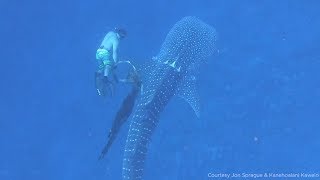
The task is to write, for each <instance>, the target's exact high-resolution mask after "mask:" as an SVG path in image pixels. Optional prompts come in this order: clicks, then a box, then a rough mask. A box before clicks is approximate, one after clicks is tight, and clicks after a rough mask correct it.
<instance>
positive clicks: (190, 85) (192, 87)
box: [176, 74, 200, 118]
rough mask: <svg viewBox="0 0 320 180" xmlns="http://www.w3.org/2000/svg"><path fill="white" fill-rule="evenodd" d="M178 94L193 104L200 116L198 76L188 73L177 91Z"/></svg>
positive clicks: (194, 109)
mask: <svg viewBox="0 0 320 180" xmlns="http://www.w3.org/2000/svg"><path fill="white" fill-rule="evenodd" d="M176 95H178V96H179V97H181V98H183V99H184V100H185V101H187V103H188V104H189V105H190V106H191V108H192V109H193V111H194V112H195V114H196V116H197V117H198V118H200V96H199V93H198V88H197V80H196V76H195V75H193V74H189V75H187V76H186V77H185V78H184V79H183V81H181V84H180V86H179V88H178V90H177V92H176Z"/></svg>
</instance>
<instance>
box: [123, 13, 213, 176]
mask: <svg viewBox="0 0 320 180" xmlns="http://www.w3.org/2000/svg"><path fill="white" fill-rule="evenodd" d="M216 39H217V34H216V30H215V29H214V28H213V27H212V26H210V25H208V24H206V23H205V22H203V21H202V20H200V19H198V18H196V17H192V16H188V17H184V18H182V19H181V20H180V21H178V22H176V23H175V25H174V26H173V27H172V28H171V30H170V31H169V33H168V34H167V36H166V38H165V40H164V42H163V44H162V46H161V48H160V51H159V53H158V54H157V55H156V56H155V57H154V58H152V59H151V60H150V61H149V62H148V63H147V64H149V65H148V66H146V68H144V70H143V73H142V77H143V78H142V84H143V85H142V91H141V95H140V97H139V99H138V100H137V106H136V108H135V110H134V113H133V116H132V118H131V120H130V125H129V130H128V135H127V140H126V144H125V149H124V157H123V168H122V179H124V180H128V179H130V180H140V179H143V174H144V173H143V171H144V164H145V160H146V155H147V151H148V144H149V143H150V141H151V138H152V134H153V132H154V131H155V129H156V127H157V125H158V123H159V119H160V115H161V113H162V112H163V111H164V109H165V107H166V106H167V104H168V103H169V102H170V100H171V99H172V97H173V96H179V97H182V98H183V99H184V100H186V102H187V103H188V104H189V105H190V106H191V107H192V109H193V111H194V112H195V114H196V116H197V117H200V109H199V95H198V92H197V87H196V84H197V75H198V72H199V67H200V65H201V64H203V62H204V61H205V60H206V59H207V58H208V57H209V56H211V55H212V54H213V53H214V52H215V51H216V49H215V47H216Z"/></svg>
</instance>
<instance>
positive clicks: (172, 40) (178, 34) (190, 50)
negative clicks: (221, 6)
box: [156, 16, 216, 69]
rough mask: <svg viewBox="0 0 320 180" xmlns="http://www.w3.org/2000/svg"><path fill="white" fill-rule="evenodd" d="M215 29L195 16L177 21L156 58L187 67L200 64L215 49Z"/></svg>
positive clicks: (183, 67)
mask: <svg viewBox="0 0 320 180" xmlns="http://www.w3.org/2000/svg"><path fill="white" fill-rule="evenodd" d="M215 42H216V31H215V29H214V28H213V27H212V26H210V25H208V24H206V23H203V22H202V21H199V20H198V19H197V18H195V17H191V16H188V17H185V18H183V19H182V20H180V21H179V22H177V23H176V24H175V25H174V26H173V28H172V29H171V30H170V32H169V33H168V35H167V36H166V39H165V41H164V42H163V44H162V47H161V49H160V52H159V54H158V55H157V56H156V59H157V60H158V61H160V62H163V63H170V64H173V63H174V64H173V65H174V66H175V67H176V68H181V69H187V68H188V67H190V66H194V65H196V66H197V65H199V64H200V63H201V62H202V61H203V60H204V59H205V58H206V57H208V56H210V55H211V54H212V53H213V52H214V51H215Z"/></svg>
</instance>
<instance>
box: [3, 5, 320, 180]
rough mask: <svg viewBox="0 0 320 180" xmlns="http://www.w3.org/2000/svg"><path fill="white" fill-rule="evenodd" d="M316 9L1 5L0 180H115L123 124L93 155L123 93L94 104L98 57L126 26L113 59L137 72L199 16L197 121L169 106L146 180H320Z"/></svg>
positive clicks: (319, 25) (178, 102)
mask: <svg viewBox="0 0 320 180" xmlns="http://www.w3.org/2000/svg"><path fill="white" fill-rule="evenodd" d="M319 7H320V2H319V1H316V0H310V1H305V2H303V1H298V0H282V1H275V0H271V1H267V0H261V1H249V0H244V1H237V0H230V1H222V0H220V1H218V0H189V1H182V0H173V1H172V0H170V1H169V0H163V1H147V0H143V1H121V0H120V1H107V0H95V1H83V0H82V1H62V0H56V1H39V0H37V1H36V0H30V1H10V0H1V1H0V14H1V15H0V37H1V39H0V55H1V67H0V68H1V71H0V75H1V90H0V179H1V180H20V179H30V180H38V179H39V180H44V179H45V180H56V179H59V180H70V179H78V180H82V179H83V180H84V179H94V180H100V179H121V170H122V158H123V149H124V145H125V140H126V135H127V130H128V123H126V124H125V125H124V127H123V128H122V129H121V132H120V133H119V136H118V137H117V139H116V141H115V143H114V144H113V146H112V147H111V149H110V152H109V153H108V155H107V156H106V158H105V159H103V160H100V161H98V156H99V154H100V152H101V150H102V148H103V146H104V144H105V142H106V138H107V133H108V130H109V128H110V127H111V123H112V119H113V117H114V115H115V113H116V112H117V109H118V108H119V106H120V104H121V101H122V99H123V98H124V97H125V95H126V94H127V91H128V89H129V87H128V86H124V85H119V87H117V91H116V94H115V96H114V97H112V98H101V97H99V96H98V95H97V93H96V90H95V88H94V72H95V70H96V68H97V67H96V66H97V64H96V60H95V52H96V49H97V48H98V47H99V45H100V43H101V41H102V39H103V37H104V35H105V34H106V33H107V32H108V31H110V30H112V29H113V28H114V27H123V28H125V29H126V30H127V32H128V36H127V37H126V38H125V39H124V40H123V42H121V44H120V52H119V53H120V58H122V59H129V60H131V61H132V62H133V63H134V64H135V65H137V66H139V65H140V64H143V62H145V61H148V60H150V59H151V58H152V57H153V56H155V55H156V54H157V53H158V51H159V49H160V47H161V44H162V42H163V40H164V38H165V37H166V34H167V33H168V31H169V30H170V29H171V27H172V26H173V25H174V24H175V22H177V21H178V20H180V19H181V18H182V17H184V16H189V15H191V16H196V17H198V18H200V19H201V20H203V21H204V22H206V23H208V24H210V25H212V26H213V27H214V28H215V29H216V31H217V34H218V40H217V49H218V51H217V52H216V53H215V55H213V56H211V57H210V58H208V59H207V61H206V63H205V65H204V66H202V67H201V69H200V70H201V71H200V77H199V78H198V80H199V92H200V97H201V117H200V118H197V117H196V115H195V114H194V112H193V111H192V109H191V108H190V107H189V106H188V104H187V103H185V102H184V101H183V100H182V99H179V98H177V97H175V98H173V99H172V101H171V102H170V103H169V105H168V106H167V107H166V109H165V111H164V112H163V113H162V115H161V117H160V123H159V126H158V127H157V129H156V131H155V133H154V134H153V137H152V142H151V143H150V145H149V151H148V154H147V160H146V166H145V167H146V168H145V172H144V173H145V176H144V177H145V179H153V180H163V179H178V180H180V179H181V180H189V179H190V180H198V179H199V180H202V179H210V178H209V177H208V174H209V173H217V174H218V173H269V172H272V173H318V174H319V173H320V166H319V160H320V158H319V155H318V152H319V151H320V141H319V140H318V138H319V137H320V131H319V129H320V123H319V122H318V121H319V105H320V102H319V100H320V76H319V75H320V73H319V69H320V43H319V42H320V13H319Z"/></svg>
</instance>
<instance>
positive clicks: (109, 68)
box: [104, 65, 111, 77]
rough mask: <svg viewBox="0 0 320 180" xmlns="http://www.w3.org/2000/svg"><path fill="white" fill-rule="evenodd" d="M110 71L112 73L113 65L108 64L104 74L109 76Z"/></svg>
mask: <svg viewBox="0 0 320 180" xmlns="http://www.w3.org/2000/svg"><path fill="white" fill-rule="evenodd" d="M110 73H111V66H110V65H106V67H105V68H104V76H105V77H109V75H110Z"/></svg>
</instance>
